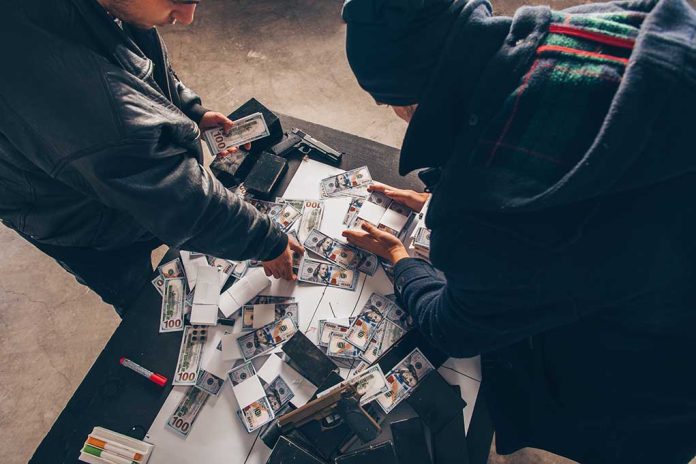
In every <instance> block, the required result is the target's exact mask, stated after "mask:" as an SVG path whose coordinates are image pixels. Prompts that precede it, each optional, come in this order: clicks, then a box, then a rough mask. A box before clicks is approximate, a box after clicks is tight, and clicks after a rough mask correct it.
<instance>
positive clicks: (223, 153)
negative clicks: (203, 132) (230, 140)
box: [218, 147, 239, 158]
mask: <svg viewBox="0 0 696 464" xmlns="http://www.w3.org/2000/svg"><path fill="white" fill-rule="evenodd" d="M238 151H239V149H238V148H235V147H231V148H228V149H227V150H223V151H221V152H220V153H218V156H219V157H220V158H224V157H225V156H229V155H231V154H232V153H237V152H238Z"/></svg>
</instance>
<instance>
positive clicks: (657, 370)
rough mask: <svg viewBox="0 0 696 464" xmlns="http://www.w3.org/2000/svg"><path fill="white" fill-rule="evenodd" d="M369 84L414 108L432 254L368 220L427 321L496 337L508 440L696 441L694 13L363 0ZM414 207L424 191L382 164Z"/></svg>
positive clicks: (633, 7) (675, 7)
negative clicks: (424, 256) (402, 184)
mask: <svg viewBox="0 0 696 464" xmlns="http://www.w3.org/2000/svg"><path fill="white" fill-rule="evenodd" d="M342 15H343V18H344V20H345V21H346V23H347V42H346V50H347V55H348V59H349V62H350V65H351V67H352V69H353V71H354V73H355V75H356V78H357V80H358V82H359V84H360V85H361V86H362V87H363V88H364V89H365V90H366V91H367V92H369V93H370V94H371V95H372V96H373V98H374V99H375V101H376V102H377V103H378V104H385V105H390V106H392V107H393V108H394V110H395V112H396V113H397V115H399V116H400V117H402V118H403V119H405V120H406V121H407V122H409V126H408V129H407V132H406V136H405V139H404V142H403V146H402V150H401V158H400V172H401V174H402V175H405V174H406V173H408V172H411V171H413V170H415V169H422V168H426V170H425V171H422V175H421V178H422V179H423V180H424V181H425V183H426V190H427V191H429V192H432V197H431V198H430V204H429V207H428V212H427V215H426V224H427V226H428V227H429V228H430V229H431V230H432V235H431V253H430V258H431V261H432V265H431V264H430V263H428V262H426V261H423V260H420V259H414V258H410V257H409V256H408V253H407V252H406V250H405V248H404V247H403V245H402V244H401V243H400V242H399V241H398V240H396V239H395V238H393V237H392V236H391V235H389V234H387V233H384V232H382V231H379V230H377V229H376V228H374V227H371V226H370V225H366V226H364V228H363V230H362V231H345V232H344V235H345V236H346V237H347V239H348V241H349V242H351V243H353V244H356V245H358V246H361V247H363V248H365V249H368V250H369V251H372V252H375V253H377V254H378V255H380V256H381V257H383V258H385V259H387V260H389V261H391V262H392V263H394V265H395V266H394V278H395V290H396V293H397V296H398V298H399V300H400V302H401V303H402V304H403V305H404V307H405V308H406V309H407V311H409V312H410V314H411V315H412V316H413V318H414V320H415V322H416V325H417V327H418V328H419V330H421V331H422V333H423V334H424V335H425V336H426V337H427V338H428V339H429V341H431V342H432V343H433V344H434V345H435V346H437V347H439V348H440V349H441V350H443V351H444V352H446V353H448V354H449V355H451V356H455V357H470V356H475V355H478V354H480V355H481V364H482V375H483V384H482V391H481V396H482V398H483V400H484V401H486V403H487V405H488V407H489V409H490V411H491V415H492V419H493V423H494V427H495V431H496V446H497V450H498V452H499V453H502V454H508V453H512V452H514V451H516V450H518V449H520V448H523V447H535V448H541V449H545V450H548V451H551V452H553V453H557V454H559V455H563V456H566V457H569V458H571V459H574V460H577V461H579V462H582V463H629V462H631V463H638V462H650V463H657V462H659V463H686V462H688V461H689V460H690V459H691V458H692V457H694V455H695V454H696V435H694V433H693V432H694V430H696V389H695V388H694V387H693V385H694V380H695V379H696V375H695V374H694V369H693V368H692V367H691V365H692V363H693V361H692V359H693V356H694V354H696V337H694V335H693V334H694V331H695V330H696V291H695V290H696V206H694V198H696V173H695V171H696V156H694V154H695V152H694V148H693V137H692V132H693V124H694V121H696V13H695V12H694V10H693V8H692V7H691V6H690V5H689V4H688V3H686V1H684V0H657V1H656V0H649V1H627V2H614V3H604V4H588V5H583V6H578V7H574V8H570V9H566V10H563V11H553V10H551V9H549V8H548V7H541V6H540V7H524V8H521V9H519V10H518V11H517V12H516V13H515V15H514V16H513V17H496V16H493V15H492V7H491V5H490V4H489V3H488V2H487V1H486V0H469V1H468V2H465V1H454V2H453V1H450V0H417V1H406V0H348V1H347V2H346V3H345V5H344V8H343V13H342ZM374 188H375V189H377V190H381V191H385V193H386V194H387V195H389V196H390V197H392V198H394V199H396V200H399V201H402V202H404V203H407V204H408V205H409V206H411V207H413V208H415V209H420V207H421V206H422V205H423V203H424V202H425V201H426V199H427V196H428V194H422V193H416V192H413V191H403V190H398V189H394V188H391V187H388V186H382V185H377V186H375V187H374Z"/></svg>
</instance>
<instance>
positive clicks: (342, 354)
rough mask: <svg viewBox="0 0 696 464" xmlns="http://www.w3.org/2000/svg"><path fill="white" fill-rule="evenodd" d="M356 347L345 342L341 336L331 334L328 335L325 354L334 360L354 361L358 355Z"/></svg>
mask: <svg viewBox="0 0 696 464" xmlns="http://www.w3.org/2000/svg"><path fill="white" fill-rule="evenodd" d="M359 353H360V352H359V351H358V349H357V348H356V347H354V346H353V345H351V344H350V343H348V342H346V340H345V339H344V338H343V336H342V335H340V334H338V333H333V334H331V335H329V345H328V346H327V347H326V354H327V355H328V356H332V357H335V358H346V359H355V358H357V357H358V355H359Z"/></svg>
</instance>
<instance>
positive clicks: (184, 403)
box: [167, 387, 210, 437]
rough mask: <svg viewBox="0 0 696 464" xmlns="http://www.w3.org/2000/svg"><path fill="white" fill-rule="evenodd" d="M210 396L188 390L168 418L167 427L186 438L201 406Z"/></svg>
mask: <svg viewBox="0 0 696 464" xmlns="http://www.w3.org/2000/svg"><path fill="white" fill-rule="evenodd" d="M208 398H210V395H209V394H208V393H207V392H206V391H204V390H200V389H198V388H193V387H191V388H189V389H188V390H186V395H184V397H183V398H182V399H181V401H180V402H179V404H178V405H177V407H176V409H175V410H174V412H173V413H172V415H171V416H169V420H168V421H167V426H168V427H170V428H171V429H172V430H174V431H175V432H176V433H178V434H179V435H181V436H183V437H187V436H188V434H189V432H190V431H191V427H192V426H193V423H194V422H195V420H196V417H198V413H199V412H200V410H201V409H202V408H203V405H204V404H205V402H206V401H208Z"/></svg>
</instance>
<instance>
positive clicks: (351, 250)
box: [304, 229, 379, 275]
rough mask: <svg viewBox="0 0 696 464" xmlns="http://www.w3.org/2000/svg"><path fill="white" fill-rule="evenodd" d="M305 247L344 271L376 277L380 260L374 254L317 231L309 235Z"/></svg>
mask: <svg viewBox="0 0 696 464" xmlns="http://www.w3.org/2000/svg"><path fill="white" fill-rule="evenodd" d="M304 246H305V249H306V250H309V251H311V252H312V253H314V254H316V255H318V256H320V257H321V258H323V259H326V260H328V261H330V262H332V263H334V264H337V265H338V266H341V267H342V268H344V269H350V270H353V271H359V272H364V273H365V274H367V275H374V273H375V272H377V267H378V266H379V259H378V258H377V256H375V255H374V254H372V253H369V252H367V251H365V250H361V249H359V248H355V247H353V246H350V245H347V244H345V243H343V242H340V241H338V240H336V239H334V238H331V237H329V236H328V235H326V234H325V233H323V232H321V231H319V230H316V229H314V230H312V231H311V232H310V233H309V236H308V237H307V239H306V240H305V242H304Z"/></svg>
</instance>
